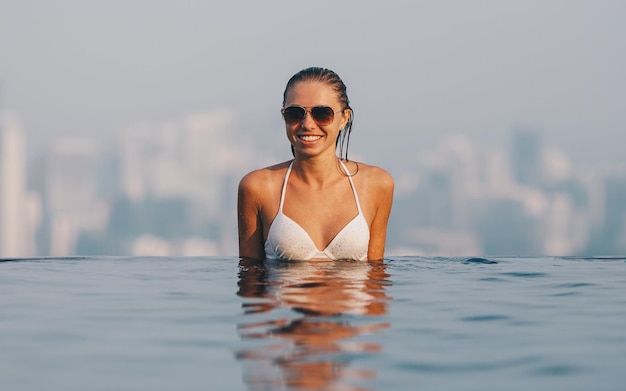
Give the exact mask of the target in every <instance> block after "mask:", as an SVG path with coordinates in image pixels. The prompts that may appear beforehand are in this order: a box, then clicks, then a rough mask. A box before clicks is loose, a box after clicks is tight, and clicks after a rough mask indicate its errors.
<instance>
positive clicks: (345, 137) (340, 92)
mask: <svg viewBox="0 0 626 391" xmlns="http://www.w3.org/2000/svg"><path fill="white" fill-rule="evenodd" d="M302 82H319V83H324V84H326V85H328V86H330V87H331V88H332V89H333V90H334V91H335V93H336V94H337V98H338V99H339V101H340V102H341V103H342V104H343V106H344V107H343V109H344V110H345V109H350V117H349V118H348V122H346V126H344V127H343V129H341V130H340V131H339V137H337V143H336V144H335V147H336V148H338V149H339V158H340V159H343V160H346V161H347V160H348V144H349V143H350V132H352V120H353V118H354V111H353V110H352V108H351V107H350V100H349V99H348V94H347V93H346V85H345V84H343V81H342V80H341V78H340V77H339V75H337V74H336V73H335V72H333V71H331V70H330V69H328V68H320V67H310V68H306V69H303V70H301V71H300V72H298V73H296V74H295V75H293V76H292V77H291V79H289V81H288V82H287V86H286V87H285V92H284V93H283V107H284V106H285V101H286V100H287V93H288V92H289V90H290V89H291V88H292V87H293V86H294V85H296V84H298V83H302ZM291 153H292V154H293V153H294V149H293V146H292V147H291Z"/></svg>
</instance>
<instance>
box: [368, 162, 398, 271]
mask: <svg viewBox="0 0 626 391" xmlns="http://www.w3.org/2000/svg"><path fill="white" fill-rule="evenodd" d="M373 180H374V183H375V194H376V214H375V215H374V218H373V220H372V223H371V225H370V243H369V247H368V249H367V259H368V260H369V261H370V262H374V261H381V260H382V259H383V257H384V256H385V242H386V239H387V223H388V221H389V215H390V213H391V204H392V203H393V188H394V183H393V178H392V177H391V175H389V174H388V173H387V172H386V171H384V170H380V172H379V173H377V174H376V176H375V178H373Z"/></svg>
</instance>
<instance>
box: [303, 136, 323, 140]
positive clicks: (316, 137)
mask: <svg viewBox="0 0 626 391" xmlns="http://www.w3.org/2000/svg"><path fill="white" fill-rule="evenodd" d="M298 137H299V138H300V140H304V141H315V140H319V139H320V138H322V136H298Z"/></svg>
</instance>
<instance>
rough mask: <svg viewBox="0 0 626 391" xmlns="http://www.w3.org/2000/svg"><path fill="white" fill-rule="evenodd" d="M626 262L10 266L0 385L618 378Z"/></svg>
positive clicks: (2, 266)
mask: <svg viewBox="0 0 626 391" xmlns="http://www.w3.org/2000/svg"><path fill="white" fill-rule="evenodd" d="M625 324H626V262H625V259H624V258H603V259H601V258H489V259H482V258H476V259H463V258H418V257H404V258H393V259H389V260H386V262H385V265H379V266H370V265H368V264H361V263H354V262H340V263H337V262H328V263H314V264H312V263H289V264H280V263H270V264H267V265H266V266H265V267H255V266H245V265H242V267H239V266H238V260H237V259H236V258H216V257H208V258H161V257H157V258H120V257H106V258H102V257H94V258H55V259H45V258H42V259H32V260H13V261H6V262H0V390H68V391H69V390H86V389H88V390H143V389H150V390H173V389H175V390H199V389H203V390H273V389H291V390H315V389H322V390H324V389H331V390H414V389H424V390H459V389H462V390H528V389H537V390H591V389H593V390H623V389H624V388H626V371H624V368H626V326H624V325H625Z"/></svg>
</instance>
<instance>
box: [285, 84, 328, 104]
mask: <svg viewBox="0 0 626 391" xmlns="http://www.w3.org/2000/svg"><path fill="white" fill-rule="evenodd" d="M337 103H339V98H338V97H337V93H336V92H335V90H334V89H333V88H332V87H331V86H330V85H328V84H327V83H324V82H319V81H303V82H298V83H296V84H294V85H293V86H292V87H291V88H290V89H289V90H288V91H287V96H286V97H285V106H289V105H298V106H306V107H308V106H319V105H326V106H334V105H336V104H337Z"/></svg>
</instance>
